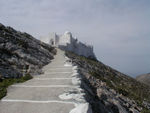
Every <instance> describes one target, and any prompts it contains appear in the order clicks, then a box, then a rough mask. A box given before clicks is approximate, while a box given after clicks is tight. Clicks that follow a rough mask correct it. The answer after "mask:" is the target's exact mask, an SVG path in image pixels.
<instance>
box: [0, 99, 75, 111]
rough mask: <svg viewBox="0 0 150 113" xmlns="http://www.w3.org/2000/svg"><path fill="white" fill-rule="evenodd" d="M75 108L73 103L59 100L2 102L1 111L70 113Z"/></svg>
mask: <svg viewBox="0 0 150 113" xmlns="http://www.w3.org/2000/svg"><path fill="white" fill-rule="evenodd" d="M73 108H74V105H73V104H67V103H59V102H52V103H28V102H0V113H69V112H70V110H71V109H73Z"/></svg>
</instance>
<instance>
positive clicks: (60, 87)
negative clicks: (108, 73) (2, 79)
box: [0, 50, 85, 113]
mask: <svg viewBox="0 0 150 113" xmlns="http://www.w3.org/2000/svg"><path fill="white" fill-rule="evenodd" d="M65 61H66V58H65V56H64V52H63V51H61V50H58V52H57V55H56V56H55V58H54V60H52V62H51V63H50V64H48V65H47V66H45V67H44V68H43V71H44V74H42V75H37V76H35V77H34V78H33V79H32V80H29V81H27V82H25V83H21V84H15V85H12V86H10V87H9V88H8V93H7V96H6V97H4V98H3V99H2V100H1V101H0V113H69V112H70V111H71V110H72V109H74V108H75V105H76V106H77V103H85V100H84V98H83V95H84V92H83V91H82V89H80V88H79V86H78V85H79V83H80V81H79V80H80V79H79V78H77V77H74V79H73V77H72V74H74V71H73V66H71V65H70V66H69V65H66V66H64V65H65ZM73 80H75V81H77V82H75V83H73ZM68 92H75V93H73V94H71V95H70V94H69V93H68ZM71 113H75V112H71Z"/></svg>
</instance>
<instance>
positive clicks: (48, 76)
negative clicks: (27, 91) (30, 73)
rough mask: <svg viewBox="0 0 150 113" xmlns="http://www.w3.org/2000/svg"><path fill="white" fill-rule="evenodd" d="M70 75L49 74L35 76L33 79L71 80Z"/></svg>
mask: <svg viewBox="0 0 150 113" xmlns="http://www.w3.org/2000/svg"><path fill="white" fill-rule="evenodd" d="M71 75H72V74H70V73H53V74H52V73H51V74H41V75H36V76H35V78H71Z"/></svg>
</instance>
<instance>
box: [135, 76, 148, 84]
mask: <svg viewBox="0 0 150 113" xmlns="http://www.w3.org/2000/svg"><path fill="white" fill-rule="evenodd" d="M136 80H138V81H140V82H142V83H144V84H147V85H149V86H150V73H148V74H144V75H139V76H137V77H136Z"/></svg>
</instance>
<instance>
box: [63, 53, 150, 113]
mask: <svg viewBox="0 0 150 113" xmlns="http://www.w3.org/2000/svg"><path fill="white" fill-rule="evenodd" d="M66 55H67V56H68V57H69V58H70V59H71V60H72V62H73V63H74V64H76V65H78V67H80V71H79V72H80V74H81V75H82V80H83V82H82V84H81V85H82V87H84V89H86V93H87V94H88V96H87V97H86V99H87V101H88V102H89V103H90V104H91V105H92V110H93V112H94V113H141V112H143V109H145V108H147V109H149V110H150V108H149V107H148V106H149V103H148V101H149V100H150V96H149V95H150V87H148V86H147V85H144V84H142V83H140V82H137V81H136V80H135V79H133V78H131V77H129V76H127V75H124V74H122V73H120V72H118V71H116V70H114V69H112V68H111V67H109V66H106V65H104V64H103V63H101V62H99V61H94V60H90V59H87V58H85V57H81V56H78V55H76V54H72V53H70V52H66ZM139 92H140V93H139ZM137 93H138V94H137ZM131 96H132V97H131ZM134 96H135V97H134ZM141 96H143V97H142V98H141ZM145 97H146V99H147V100H146V102H144V104H142V105H139V104H138V101H142V100H144V98H145ZM139 98H140V99H139ZM137 99H139V100H137Z"/></svg>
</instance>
